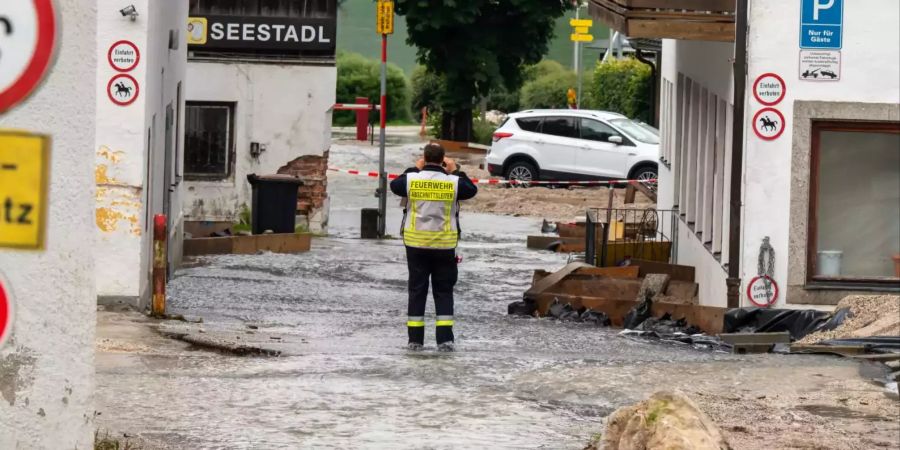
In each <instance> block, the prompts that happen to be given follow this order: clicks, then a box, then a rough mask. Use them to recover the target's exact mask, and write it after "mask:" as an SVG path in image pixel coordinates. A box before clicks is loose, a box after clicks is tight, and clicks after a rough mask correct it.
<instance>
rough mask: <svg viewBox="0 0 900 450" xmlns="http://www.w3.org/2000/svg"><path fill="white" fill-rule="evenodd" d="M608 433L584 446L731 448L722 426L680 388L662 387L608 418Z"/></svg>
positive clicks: (593, 449) (598, 449) (590, 448)
mask: <svg viewBox="0 0 900 450" xmlns="http://www.w3.org/2000/svg"><path fill="white" fill-rule="evenodd" d="M606 423H607V425H606V433H603V434H602V435H601V436H600V437H599V439H598V440H597V442H592V443H591V444H590V445H588V446H587V447H586V449H585V450H602V449H609V450H638V449H657V448H658V449H663V448H664V449H668V450H729V449H731V446H730V445H729V444H728V442H727V441H726V440H725V438H724V437H723V436H722V433H721V432H720V431H719V427H717V426H716V424H715V423H713V421H712V420H711V419H710V418H709V417H708V416H707V415H706V414H705V413H704V412H703V411H701V410H700V407H698V406H697V405H696V404H695V403H694V402H693V401H692V400H691V399H690V398H688V397H687V396H686V395H685V394H684V393H681V392H679V391H671V392H670V391H662V392H657V393H655V394H653V395H652V396H650V398H649V399H647V400H645V401H643V402H640V403H638V404H636V405H632V406H625V407H622V408H620V409H618V410H616V412H614V413H613V414H612V415H610V416H609V418H607V422H606Z"/></svg>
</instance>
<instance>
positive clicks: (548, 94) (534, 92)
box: [519, 60, 577, 109]
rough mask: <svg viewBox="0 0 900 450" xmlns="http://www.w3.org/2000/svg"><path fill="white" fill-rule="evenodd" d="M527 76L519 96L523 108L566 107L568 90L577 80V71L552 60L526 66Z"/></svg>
mask: <svg viewBox="0 0 900 450" xmlns="http://www.w3.org/2000/svg"><path fill="white" fill-rule="evenodd" d="M525 78H526V80H527V81H526V82H525V84H524V85H522V91H521V94H520V97H519V106H520V107H521V108H522V109H534V108H566V107H567V100H566V91H568V90H569V88H574V87H575V85H576V82H577V78H576V76H575V72H572V71H571V70H568V69H566V68H565V67H563V66H562V64H560V63H558V62H556V61H550V60H544V61H541V62H540V63H538V64H535V65H533V66H530V67H528V68H526V69H525Z"/></svg>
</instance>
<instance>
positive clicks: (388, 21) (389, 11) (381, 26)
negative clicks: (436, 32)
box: [375, 0, 394, 239]
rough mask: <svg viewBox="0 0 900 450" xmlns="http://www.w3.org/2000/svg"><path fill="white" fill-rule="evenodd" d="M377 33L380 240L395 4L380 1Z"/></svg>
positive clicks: (384, 214)
mask: <svg viewBox="0 0 900 450" xmlns="http://www.w3.org/2000/svg"><path fill="white" fill-rule="evenodd" d="M376 11H377V12H378V14H377V17H376V30H375V31H376V32H377V33H378V34H380V35H381V102H380V104H381V111H380V113H381V116H380V118H381V134H380V135H379V136H378V229H377V230H376V232H377V234H378V238H379V239H383V238H384V236H385V228H387V173H385V171H384V158H385V154H384V145H385V144H384V141H385V126H386V125H387V37H388V35H389V34H393V33H394V2H393V1H392V0H378V4H377V5H376Z"/></svg>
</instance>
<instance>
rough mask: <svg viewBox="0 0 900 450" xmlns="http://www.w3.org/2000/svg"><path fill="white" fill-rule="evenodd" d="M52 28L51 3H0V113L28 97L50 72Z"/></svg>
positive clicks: (29, 0) (54, 33) (55, 35)
mask: <svg viewBox="0 0 900 450" xmlns="http://www.w3.org/2000/svg"><path fill="white" fill-rule="evenodd" d="M56 25H57V20H56V10H55V8H54V6H53V0H16V1H4V2H0V113H2V112H5V111H7V110H9V109H10V108H12V107H14V106H16V105H17V104H19V103H21V102H23V101H24V100H25V99H26V98H28V96H29V95H31V94H32V93H33V92H34V90H35V89H36V88H37V87H38V85H39V84H40V83H41V81H42V80H43V79H44V77H45V76H46V75H47V72H49V71H50V66H51V65H52V62H53V52H54V50H55V48H56V43H57V38H58V31H57V27H56Z"/></svg>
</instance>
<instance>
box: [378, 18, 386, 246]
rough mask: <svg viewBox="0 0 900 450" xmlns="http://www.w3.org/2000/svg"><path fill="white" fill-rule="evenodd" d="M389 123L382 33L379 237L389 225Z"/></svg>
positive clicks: (384, 38) (384, 35)
mask: <svg viewBox="0 0 900 450" xmlns="http://www.w3.org/2000/svg"><path fill="white" fill-rule="evenodd" d="M386 123H387V34H382V35H381V134H380V135H379V136H378V238H379V239H381V238H384V236H385V228H386V225H387V174H386V173H385V172H384V142H385V136H384V132H385V125H386Z"/></svg>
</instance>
